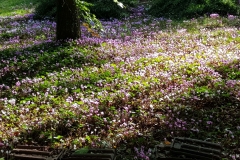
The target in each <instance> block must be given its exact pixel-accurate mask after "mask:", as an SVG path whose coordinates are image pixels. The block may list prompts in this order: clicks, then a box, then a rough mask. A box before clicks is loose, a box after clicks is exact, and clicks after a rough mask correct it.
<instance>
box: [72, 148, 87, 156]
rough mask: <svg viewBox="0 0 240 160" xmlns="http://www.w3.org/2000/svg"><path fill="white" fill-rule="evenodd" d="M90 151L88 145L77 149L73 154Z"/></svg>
mask: <svg viewBox="0 0 240 160" xmlns="http://www.w3.org/2000/svg"><path fill="white" fill-rule="evenodd" d="M88 151H89V149H88V147H84V148H81V149H78V150H76V151H75V152H74V153H73V155H76V154H86V153H88Z"/></svg>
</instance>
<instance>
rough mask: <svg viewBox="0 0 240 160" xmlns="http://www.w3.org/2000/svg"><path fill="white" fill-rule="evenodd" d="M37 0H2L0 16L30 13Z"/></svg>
mask: <svg viewBox="0 0 240 160" xmlns="http://www.w3.org/2000/svg"><path fill="white" fill-rule="evenodd" d="M37 2H38V1H37V0H11V1H8V0H2V1H1V3H0V16H13V15H24V14H27V13H31V12H32V10H33V8H34V5H36V4H37Z"/></svg>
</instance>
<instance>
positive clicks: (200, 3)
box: [148, 0, 240, 19]
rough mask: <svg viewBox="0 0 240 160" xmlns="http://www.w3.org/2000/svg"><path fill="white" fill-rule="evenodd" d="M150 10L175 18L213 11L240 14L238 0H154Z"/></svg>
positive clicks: (196, 15)
mask: <svg viewBox="0 0 240 160" xmlns="http://www.w3.org/2000/svg"><path fill="white" fill-rule="evenodd" d="M148 12H149V14H151V15H154V16H158V17H159V16H164V17H168V18H174V19H184V18H195V17H199V16H203V15H210V14H211V13H218V14H220V15H227V14H235V15H236V14H239V12H240V7H239V1H238V0H211V1H209V0H195V1H192V0H174V1H167V2H166V1H164V0H153V1H152V3H151V4H150V6H149V7H148Z"/></svg>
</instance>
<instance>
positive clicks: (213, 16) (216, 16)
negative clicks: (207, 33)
mask: <svg viewBox="0 0 240 160" xmlns="http://www.w3.org/2000/svg"><path fill="white" fill-rule="evenodd" d="M210 17H211V18H214V19H215V18H218V17H219V14H217V13H212V14H210Z"/></svg>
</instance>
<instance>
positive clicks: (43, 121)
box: [0, 6, 240, 159]
mask: <svg viewBox="0 0 240 160" xmlns="http://www.w3.org/2000/svg"><path fill="white" fill-rule="evenodd" d="M144 11H145V7H144V6H138V7H136V8H132V9H131V12H132V14H131V15H130V16H129V17H126V18H123V19H121V20H120V19H112V20H108V21H101V22H102V25H103V28H104V30H103V31H102V32H95V31H94V30H92V29H90V28H89V26H88V25H82V26H81V31H82V38H81V39H78V40H69V41H68V42H66V43H58V42H56V41H55V40H56V37H55V32H56V23H55V22H54V21H50V20H48V19H45V20H35V19H33V16H32V15H31V14H30V15H24V16H19V15H18V16H11V17H4V18H1V21H0V28H1V30H0V57H1V58H0V61H1V62H0V137H1V138H0V142H1V144H2V143H13V144H14V143H22V144H34V143H37V144H40V145H51V146H55V147H57V146H61V145H68V146H72V147H84V146H89V147H125V148H127V150H126V152H132V151H133V152H134V150H133V149H134V147H135V151H136V152H135V154H136V156H137V157H138V158H139V159H147V158H153V157H151V150H148V149H151V148H152V147H153V145H155V144H158V143H160V142H162V141H166V140H168V141H171V139H172V138H173V137H174V136H187V137H191V138H198V139H202V140H206V139H207V140H210V141H212V142H217V143H221V145H223V146H224V151H223V152H224V153H226V154H227V155H226V157H228V158H227V159H237V158H238V156H239V155H237V154H236V151H237V149H238V147H239V145H240V139H239V137H240V125H239V124H240V118H239V115H240V113H239V111H240V110H239V107H240V106H239V105H240V102H239V100H240V64H239V61H240V53H239V51H240V36H239V35H240V31H239V26H240V19H239V17H237V16H235V15H228V16H226V17H220V16H219V15H218V14H211V15H210V16H206V17H200V18H195V19H190V20H185V21H182V22H181V23H180V22H176V21H172V20H170V19H166V18H164V17H161V18H155V17H151V16H149V15H146V14H145V12H144ZM140 148H141V149H140ZM152 155H153V154H152Z"/></svg>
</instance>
